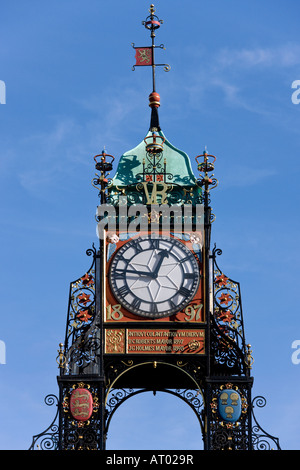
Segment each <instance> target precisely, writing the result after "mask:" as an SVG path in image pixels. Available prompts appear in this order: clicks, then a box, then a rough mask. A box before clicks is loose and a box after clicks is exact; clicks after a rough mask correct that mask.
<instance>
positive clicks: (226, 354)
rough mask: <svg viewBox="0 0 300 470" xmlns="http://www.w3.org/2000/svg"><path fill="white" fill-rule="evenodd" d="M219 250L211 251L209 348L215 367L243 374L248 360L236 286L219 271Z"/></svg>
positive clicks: (240, 305)
mask: <svg viewBox="0 0 300 470" xmlns="http://www.w3.org/2000/svg"><path fill="white" fill-rule="evenodd" d="M221 253H222V251H221V250H220V249H217V248H216V247H215V248H214V250H213V252H212V263H213V304H214V305H213V316H212V318H211V328H212V332H213V338H212V349H213V351H214V354H213V357H214V361H215V365H226V366H227V367H228V368H229V369H236V371H237V372H239V373H244V374H247V373H248V372H249V371H248V370H247V369H248V365H249V364H248V361H247V351H246V343H245V335H244V323H243V312H242V302H241V292H240V285H239V283H238V282H236V281H233V280H232V279H230V278H229V277H227V276H226V275H225V274H224V273H223V272H222V271H221V269H220V268H219V266H218V264H217V262H216V256H217V255H220V254H221Z"/></svg>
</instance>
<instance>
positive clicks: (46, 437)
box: [29, 395, 59, 450]
mask: <svg viewBox="0 0 300 470" xmlns="http://www.w3.org/2000/svg"><path fill="white" fill-rule="evenodd" d="M45 403H46V405H48V406H53V405H56V406H57V409H56V413H55V416H54V418H53V421H52V423H51V424H50V426H48V428H47V429H45V431H43V432H41V433H40V434H36V435H35V436H33V438H32V443H31V446H30V448H29V450H57V449H58V445H59V427H58V412H59V408H58V398H57V396H56V395H47V396H46V397H45Z"/></svg>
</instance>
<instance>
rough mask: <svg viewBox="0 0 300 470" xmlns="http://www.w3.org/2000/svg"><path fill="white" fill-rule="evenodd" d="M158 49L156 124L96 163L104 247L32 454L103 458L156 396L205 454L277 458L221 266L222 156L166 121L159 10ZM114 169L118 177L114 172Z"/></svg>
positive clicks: (233, 292) (73, 304)
mask: <svg viewBox="0 0 300 470" xmlns="http://www.w3.org/2000/svg"><path fill="white" fill-rule="evenodd" d="M149 13H150V15H149V16H148V17H147V18H146V20H145V21H144V22H143V25H144V26H145V28H146V30H147V31H148V32H149V33H150V38H151V45H150V46H149V47H136V46H135V45H134V44H133V45H132V46H133V48H134V49H135V59H136V63H135V65H134V66H133V69H135V68H136V67H145V66H146V67H147V66H148V67H149V68H150V69H151V70H152V85H153V87H152V91H151V93H150V95H149V107H150V126H149V129H148V130H147V133H146V135H145V136H144V138H142V139H141V142H140V143H139V144H138V145H137V146H135V147H134V148H132V149H131V150H129V151H126V152H125V153H124V154H123V155H122V156H121V157H120V159H119V162H118V164H117V165H115V158H114V157H113V156H112V155H109V154H107V153H106V152H105V151H103V152H102V153H100V154H98V155H96V156H95V157H94V162H95V168H96V170H97V174H96V176H95V178H94V180H93V186H94V187H96V188H97V189H98V191H99V206H98V208H97V234H98V238H99V244H98V246H97V247H95V246H94V245H93V247H92V248H91V249H89V250H88V251H87V255H88V256H90V257H91V266H90V268H89V269H88V270H87V272H86V273H84V274H83V275H82V276H81V277H80V278H78V279H77V280H75V281H73V282H72V283H71V284H70V293H69V308H68V317H67V326H66V335H65V340H64V343H62V344H60V347H59V350H58V356H57V362H58V366H59V371H60V373H59V376H58V387H59V396H58V397H55V396H54V395H49V396H48V397H46V402H47V403H48V404H54V403H56V405H57V413H56V416H55V418H54V420H53V423H51V425H50V426H49V428H48V429H47V430H46V431H44V432H43V433H41V434H39V435H36V436H34V437H33V443H32V446H31V448H32V449H33V448H36V446H37V444H39V445H40V446H41V447H42V448H46V449H51V448H52V449H61V450H80V449H83V450H105V446H106V439H107V437H108V431H109V425H110V422H111V419H112V417H113V414H114V412H115V411H116V409H117V408H118V407H119V406H121V405H122V404H123V403H124V402H125V401H126V400H128V399H129V398H130V397H132V396H134V395H136V394H139V393H143V392H146V391H153V392H156V391H162V392H165V393H167V394H172V395H175V396H177V397H178V398H179V399H181V400H183V401H184V402H185V403H187V405H189V406H190V407H191V408H192V409H193V411H194V412H195V414H196V416H197V418H198V420H199V424H200V429H201V435H199V440H202V441H203V443H204V449H205V450H253V449H260V448H271V447H272V446H273V447H274V446H275V447H277V448H278V449H279V441H278V439H277V438H275V437H273V436H271V435H269V434H267V433H266V432H265V431H263V430H262V429H261V428H260V426H259V424H258V423H257V421H256V418H255V415H254V408H255V406H262V405H263V404H264V401H265V400H264V399H263V398H262V397H258V398H254V399H253V398H252V384H253V377H252V375H251V370H252V363H253V358H252V351H251V347H250V345H249V344H247V342H246V338H245V332H244V319H243V312H242V305H241V294H240V286H239V283H238V282H236V281H234V280H232V279H230V277H229V276H228V275H227V274H226V273H223V271H222V269H221V268H220V267H219V262H218V258H219V256H220V255H221V250H220V249H218V248H216V247H215V246H212V244H211V226H212V223H213V220H214V215H213V214H212V211H211V206H210V203H211V197H210V196H211V190H212V189H213V188H215V187H216V186H217V184H218V182H217V179H216V178H215V177H214V175H213V172H214V170H215V162H216V157H215V156H213V155H211V154H209V153H208V152H207V151H206V150H205V151H204V152H203V153H201V154H200V155H197V156H196V157H195V160H196V167H197V171H198V174H196V175H195V174H194V172H193V171H192V165H191V161H190V158H189V157H188V155H187V154H186V153H185V152H184V151H182V150H179V149H177V148H176V147H175V146H174V145H173V144H172V143H171V142H169V140H168V139H167V137H166V136H165V135H164V133H163V131H162V128H161V126H160V122H159V112H158V111H159V107H160V95H159V94H158V93H157V91H156V77H155V71H156V67H158V66H162V67H163V68H164V69H165V71H169V69H170V67H169V65H167V64H157V63H156V60H155V55H156V54H155V52H156V50H157V49H158V48H163V46H162V45H160V46H156V45H155V36H156V33H157V30H158V29H159V28H160V26H161V25H162V20H160V19H159V18H158V16H156V14H155V9H154V6H153V5H151V6H150V10H149ZM113 170H115V173H114V176H113V177H111V176H110V175H111V173H112V172H113Z"/></svg>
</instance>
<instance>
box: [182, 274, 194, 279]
mask: <svg viewBox="0 0 300 470" xmlns="http://www.w3.org/2000/svg"><path fill="white" fill-rule="evenodd" d="M195 276H196V274H195V273H184V275H183V277H184V279H195Z"/></svg>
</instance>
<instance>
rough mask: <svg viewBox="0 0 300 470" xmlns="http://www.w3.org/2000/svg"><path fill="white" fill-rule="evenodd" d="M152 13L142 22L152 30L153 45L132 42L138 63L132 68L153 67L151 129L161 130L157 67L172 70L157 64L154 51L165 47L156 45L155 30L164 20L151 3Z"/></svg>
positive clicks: (164, 65)
mask: <svg viewBox="0 0 300 470" xmlns="http://www.w3.org/2000/svg"><path fill="white" fill-rule="evenodd" d="M149 12H150V15H149V16H147V18H146V20H145V21H142V24H143V25H144V26H145V28H146V29H148V30H149V31H150V37H151V40H152V45H151V46H148V47H135V44H134V43H132V44H131V45H132V47H133V48H134V49H135V50H136V53H135V59H136V63H135V65H134V66H133V67H132V70H135V67H137V66H147V65H148V66H151V67H152V93H151V94H150V95H149V106H150V108H151V121H150V131H160V125H159V118H158V108H159V106H160V96H159V94H158V93H157V92H156V76H155V68H156V67H158V66H163V67H164V70H165V72H168V71H169V70H170V66H169V65H168V64H156V63H155V58H154V51H155V49H156V48H160V49H165V47H164V45H163V44H160V45H159V46H156V45H155V41H154V40H155V32H156V30H157V29H158V28H160V26H161V25H162V24H163V20H160V19H158V17H157V16H156V15H155V14H154V13H155V8H154V5H153V4H151V5H150V9H149Z"/></svg>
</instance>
